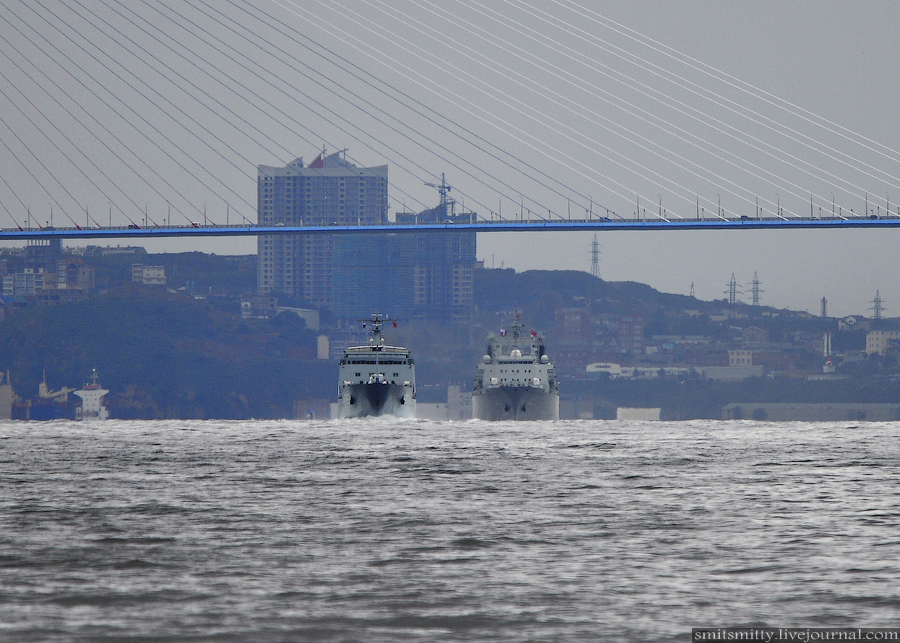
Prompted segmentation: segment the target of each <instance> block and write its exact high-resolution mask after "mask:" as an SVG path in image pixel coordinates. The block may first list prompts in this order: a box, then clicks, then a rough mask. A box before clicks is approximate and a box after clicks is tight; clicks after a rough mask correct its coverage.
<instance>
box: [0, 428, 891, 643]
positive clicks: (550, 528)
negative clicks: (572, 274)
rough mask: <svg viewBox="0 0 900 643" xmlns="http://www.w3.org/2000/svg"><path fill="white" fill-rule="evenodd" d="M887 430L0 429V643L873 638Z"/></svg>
mask: <svg viewBox="0 0 900 643" xmlns="http://www.w3.org/2000/svg"><path fill="white" fill-rule="evenodd" d="M898 434H900V424H895V423H858V424H853V423H848V422H844V423H759V422H712V421H697V422H685V423H669V422H644V423H640V422H613V421H573V422H567V421H561V422H546V423H544V422H533V423H487V422H478V421H472V422H431V421H391V420H370V421H364V420H348V421H334V422H323V421H310V422H289V421H280V422H275V421H247V422H218V421H205V422H202V421H196V422H185V421H158V422H125V421H107V422H94V423H90V422H84V423H73V422H46V423H41V422H30V423H27V422H18V423H15V422H6V423H0V640H2V641H40V642H45V641H60V642H62V641H66V642H69V641H91V642H94V641H101V642H102V641H179V642H180V641H242V642H243V641H254V642H255V641H325V642H331V641H335V642H337V641H341V642H344V641H366V642H380V641H384V642H388V641H390V642H395V641H422V642H425V641H428V642H433V641H612V640H616V641H642V642H643V641H675V640H679V641H687V640H688V633H689V632H690V628H691V627H725V626H740V625H745V626H746V625H752V626H762V625H768V626H771V627H790V626H793V627H807V626H833V627H838V626H840V627H849V626H860V627H878V626H892V625H896V623H897V615H898V613H900V482H898V480H900V470H898V469H900V437H898Z"/></svg>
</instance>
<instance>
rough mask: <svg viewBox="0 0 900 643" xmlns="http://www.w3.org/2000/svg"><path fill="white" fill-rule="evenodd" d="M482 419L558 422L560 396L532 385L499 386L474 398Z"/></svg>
mask: <svg viewBox="0 0 900 643" xmlns="http://www.w3.org/2000/svg"><path fill="white" fill-rule="evenodd" d="M472 417H474V418H475V419H478V420H489V421H498V420H558V419H559V394H558V393H554V392H552V391H546V390H544V389H542V388H535V387H529V386H497V387H493V388H487V389H484V390H482V391H481V392H476V393H474V394H473V395H472Z"/></svg>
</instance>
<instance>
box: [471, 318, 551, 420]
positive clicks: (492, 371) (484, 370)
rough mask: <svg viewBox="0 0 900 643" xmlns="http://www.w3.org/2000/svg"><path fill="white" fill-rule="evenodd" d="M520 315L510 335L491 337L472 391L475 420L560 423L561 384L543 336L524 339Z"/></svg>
mask: <svg viewBox="0 0 900 643" xmlns="http://www.w3.org/2000/svg"><path fill="white" fill-rule="evenodd" d="M522 330H523V327H522V325H521V324H520V323H519V313H518V312H516V315H515V321H514V322H513V325H512V328H511V329H510V330H509V331H506V330H501V331H500V333H499V335H497V334H494V333H491V334H489V335H488V338H487V341H488V345H487V352H486V353H485V355H484V357H483V358H482V360H481V364H479V365H478V370H477V374H476V375H475V388H474V389H473V391H472V417H474V418H475V419H478V420H558V419H559V380H558V379H557V378H556V369H555V368H554V367H553V364H551V363H550V359H549V358H548V357H547V354H546V351H545V343H546V337H545V336H544V333H543V332H540V333H537V332H535V331H533V330H532V331H530V332H529V335H530V337H529V338H528V339H530V344H529V345H528V346H526V345H525V342H524V341H523V338H522Z"/></svg>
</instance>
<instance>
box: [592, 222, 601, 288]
mask: <svg viewBox="0 0 900 643" xmlns="http://www.w3.org/2000/svg"><path fill="white" fill-rule="evenodd" d="M591 275H592V276H594V277H596V278H597V279H600V242H599V241H597V233H596V232H595V233H594V240H593V242H591Z"/></svg>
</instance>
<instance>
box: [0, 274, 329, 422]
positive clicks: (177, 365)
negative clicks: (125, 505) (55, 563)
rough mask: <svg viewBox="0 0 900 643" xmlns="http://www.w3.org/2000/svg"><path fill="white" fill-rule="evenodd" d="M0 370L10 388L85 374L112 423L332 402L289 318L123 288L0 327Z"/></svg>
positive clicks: (286, 410)
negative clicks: (247, 315) (93, 380)
mask: <svg viewBox="0 0 900 643" xmlns="http://www.w3.org/2000/svg"><path fill="white" fill-rule="evenodd" d="M0 368H2V369H3V371H9V372H10V376H11V380H12V383H13V386H14V389H15V390H16V391H17V392H19V393H20V394H21V395H23V396H25V397H32V396H34V395H36V394H37V389H38V384H39V382H40V381H41V379H42V377H43V373H44V372H46V376H47V381H48V385H49V386H50V387H51V388H54V389H58V388H61V387H62V386H63V385H67V386H72V385H76V384H77V385H80V384H82V383H83V382H84V381H86V380H87V378H88V376H89V375H90V373H91V369H93V368H96V369H97V371H98V372H99V373H100V377H101V381H102V383H103V385H104V387H105V388H108V389H110V390H111V394H110V395H109V396H108V403H109V406H110V409H111V413H112V415H113V416H114V417H120V418H127V417H137V418H162V417H178V418H210V417H216V418H247V417H290V416H291V414H292V402H293V400H295V399H305V398H315V397H331V395H332V389H333V382H334V379H335V377H336V376H337V368H336V366H335V365H334V364H332V363H329V362H321V361H317V360H316V359H315V336H314V334H313V333H312V332H311V331H308V330H307V329H306V327H305V325H304V324H303V322H302V321H301V320H300V319H299V318H298V317H297V316H296V315H292V314H281V315H279V316H278V317H277V318H275V319H272V320H267V319H247V320H245V319H241V317H240V316H239V315H236V314H235V313H234V312H233V311H226V310H222V309H220V308H217V307H216V306H214V305H213V304H211V303H210V302H208V301H206V300H197V299H194V298H191V297H188V296H185V295H176V294H173V293H171V292H165V291H159V290H152V289H149V288H141V287H137V286H132V285H130V284H129V285H124V286H119V287H117V288H115V289H113V290H112V291H110V292H109V293H107V294H105V295H102V296H99V297H96V298H94V299H91V300H88V301H85V302H82V303H79V304H73V305H70V306H53V307H47V306H42V307H32V308H28V309H25V310H23V311H21V312H19V313H17V314H16V315H13V316H12V317H11V318H10V319H8V320H6V321H5V322H4V323H3V324H0Z"/></svg>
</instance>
